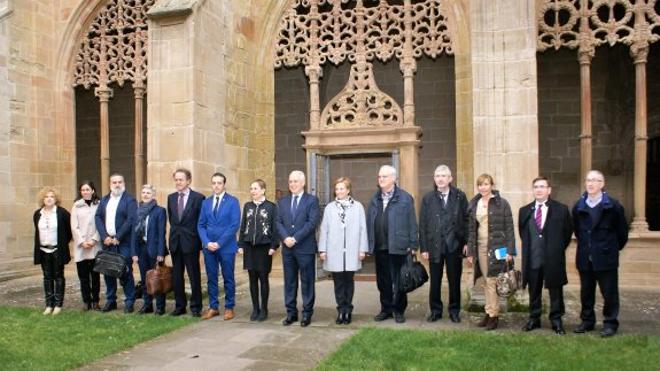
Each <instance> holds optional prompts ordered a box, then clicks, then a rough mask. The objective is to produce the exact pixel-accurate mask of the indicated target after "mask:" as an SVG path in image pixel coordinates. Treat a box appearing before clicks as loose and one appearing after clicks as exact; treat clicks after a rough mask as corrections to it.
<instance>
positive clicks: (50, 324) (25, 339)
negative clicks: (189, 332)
mask: <svg viewBox="0 0 660 371" xmlns="http://www.w3.org/2000/svg"><path fill="white" fill-rule="evenodd" d="M42 310H43V309H34V308H15V307H6V306H0V369H3V370H64V369H69V368H72V367H76V366H81V365H84V364H86V363H89V362H91V361H93V360H95V359H99V358H101V357H104V356H106V355H109V354H112V353H116V352H118V351H120V350H122V349H125V348H128V347H130V346H132V345H135V344H138V343H141V342H143V341H145V340H148V339H151V338H154V337H156V336H158V335H161V334H164V333H167V332H170V331H173V330H175V329H178V328H180V327H183V326H185V325H188V324H190V323H193V322H197V321H196V320H195V319H193V318H190V317H189V316H180V317H170V316H165V317H158V316H155V315H153V314H149V315H143V316H139V315H136V314H129V315H125V314H123V313H121V312H113V313H105V314H104V313H99V312H87V313H83V312H81V311H79V310H76V309H69V308H64V311H62V313H60V314H59V315H57V316H44V315H42V314H41V311H42Z"/></svg>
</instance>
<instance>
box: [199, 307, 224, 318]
mask: <svg viewBox="0 0 660 371" xmlns="http://www.w3.org/2000/svg"><path fill="white" fill-rule="evenodd" d="M219 315H220V312H218V310H217V309H213V308H209V309H208V310H207V311H206V312H204V314H203V315H202V319H203V320H207V319H211V318H213V317H216V316H219Z"/></svg>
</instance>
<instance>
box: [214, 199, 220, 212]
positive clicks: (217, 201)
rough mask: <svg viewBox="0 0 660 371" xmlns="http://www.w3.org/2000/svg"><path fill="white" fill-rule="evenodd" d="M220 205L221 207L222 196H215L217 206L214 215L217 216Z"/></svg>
mask: <svg viewBox="0 0 660 371" xmlns="http://www.w3.org/2000/svg"><path fill="white" fill-rule="evenodd" d="M218 205H220V196H215V206H213V214H214V215H215V214H217V212H218Z"/></svg>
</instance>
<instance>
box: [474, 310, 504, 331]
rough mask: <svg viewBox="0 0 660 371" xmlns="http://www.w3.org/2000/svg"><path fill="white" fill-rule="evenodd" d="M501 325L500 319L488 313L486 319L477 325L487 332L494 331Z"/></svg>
mask: <svg viewBox="0 0 660 371" xmlns="http://www.w3.org/2000/svg"><path fill="white" fill-rule="evenodd" d="M498 324H499V318H498V317H491V316H489V315H488V313H486V315H485V316H484V318H482V319H481V321H479V323H477V326H479V327H485V328H486V331H492V330H495V329H496V328H497V325H498Z"/></svg>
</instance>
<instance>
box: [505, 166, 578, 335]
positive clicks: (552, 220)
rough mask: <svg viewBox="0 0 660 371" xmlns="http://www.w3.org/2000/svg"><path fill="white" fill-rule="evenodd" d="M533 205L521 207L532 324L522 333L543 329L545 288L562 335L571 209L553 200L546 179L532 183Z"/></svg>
mask: <svg viewBox="0 0 660 371" xmlns="http://www.w3.org/2000/svg"><path fill="white" fill-rule="evenodd" d="M532 187H533V192H534V199H535V200H534V201H533V202H531V203H529V204H527V205H525V206H523V207H521V208H520V211H519V213H518V232H519V233H520V239H521V240H522V274H523V287H525V286H526V285H529V320H528V321H527V324H525V326H523V331H532V330H534V329H537V328H540V327H541V296H542V290H543V286H544V284H545V287H546V288H547V289H548V293H549V294H550V316H549V317H550V322H551V323H552V329H553V330H554V331H555V333H557V334H559V335H564V334H566V331H565V330H564V326H563V324H562V320H561V317H562V316H563V315H564V311H565V308H564V293H563V286H564V285H566V284H567V283H568V279H567V277H566V248H567V247H568V245H569V244H570V243H571V235H572V234H573V225H572V222H571V214H570V213H569V212H568V207H567V206H566V205H564V204H562V203H559V202H557V201H555V200H552V199H550V198H549V197H550V193H551V192H552V188H551V187H550V182H549V181H548V179H547V178H545V177H538V178H536V179H534V180H533V181H532Z"/></svg>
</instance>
